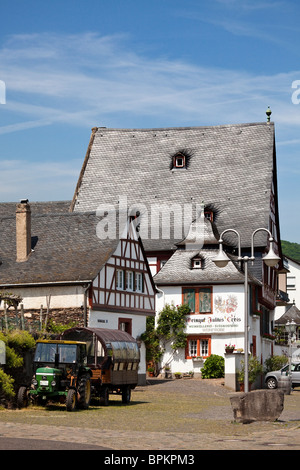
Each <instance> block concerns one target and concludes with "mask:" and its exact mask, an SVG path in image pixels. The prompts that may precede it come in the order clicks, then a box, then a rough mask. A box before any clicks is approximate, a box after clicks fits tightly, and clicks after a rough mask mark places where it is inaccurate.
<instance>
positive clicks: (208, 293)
mask: <svg viewBox="0 0 300 470" xmlns="http://www.w3.org/2000/svg"><path fill="white" fill-rule="evenodd" d="M182 297H183V299H182V303H183V304H188V306H189V307H190V310H191V312H192V313H212V288H211V287H195V288H184V289H183V290H182Z"/></svg>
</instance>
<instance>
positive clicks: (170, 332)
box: [156, 304, 190, 350]
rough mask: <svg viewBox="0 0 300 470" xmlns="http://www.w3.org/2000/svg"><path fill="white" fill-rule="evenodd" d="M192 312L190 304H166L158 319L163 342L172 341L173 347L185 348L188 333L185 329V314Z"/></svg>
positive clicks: (158, 330) (160, 336)
mask: <svg viewBox="0 0 300 470" xmlns="http://www.w3.org/2000/svg"><path fill="white" fill-rule="evenodd" d="M189 312H190V308H189V306H188V305H176V307H175V306H174V305H169V304H167V305H165V307H164V309H163V310H162V311H161V312H160V314H159V317H158V321H157V329H156V331H157V334H158V336H159V338H160V339H161V340H162V342H163V343H164V344H165V343H166V342H171V348H172V349H174V350H176V349H180V348H185V345H186V338H187V335H186V333H185V332H184V330H185V315H187V314H188V313H189Z"/></svg>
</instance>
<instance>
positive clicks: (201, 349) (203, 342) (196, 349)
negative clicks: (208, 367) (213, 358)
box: [185, 335, 211, 359]
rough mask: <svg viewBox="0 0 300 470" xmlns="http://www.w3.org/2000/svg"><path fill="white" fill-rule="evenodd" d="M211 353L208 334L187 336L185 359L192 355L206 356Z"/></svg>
mask: <svg viewBox="0 0 300 470" xmlns="http://www.w3.org/2000/svg"><path fill="white" fill-rule="evenodd" d="M210 354H211V337H210V336H202V335H199V336H189V337H188V339H187V347H186V354H185V356H186V359H191V358H193V357H199V356H202V357H208V356H210Z"/></svg>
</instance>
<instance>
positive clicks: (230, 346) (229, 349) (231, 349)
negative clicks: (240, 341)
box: [225, 344, 235, 354]
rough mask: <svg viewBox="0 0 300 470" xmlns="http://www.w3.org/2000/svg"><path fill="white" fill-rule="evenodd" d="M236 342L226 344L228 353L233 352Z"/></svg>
mask: <svg viewBox="0 0 300 470" xmlns="http://www.w3.org/2000/svg"><path fill="white" fill-rule="evenodd" d="M234 348H235V344H225V352H226V353H227V354H230V353H233V351H234Z"/></svg>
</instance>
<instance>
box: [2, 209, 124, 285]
mask: <svg viewBox="0 0 300 470" xmlns="http://www.w3.org/2000/svg"><path fill="white" fill-rule="evenodd" d="M0 207H1V205H0ZM14 209H15V208H14ZM99 220H100V219H99V217H97V216H96V214H95V213H94V212H87V213H56V214H53V213H52V214H48V213H45V214H42V215H33V216H32V217H31V235H32V248H33V250H34V251H32V253H31V254H30V256H29V258H28V260H27V261H25V262H21V263H20V262H16V219H15V216H13V217H0V286H4V285H10V284H12V285H15V284H22V285H24V284H31V283H49V282H82V281H90V280H92V279H94V278H95V277H96V275H97V273H98V272H99V271H100V269H101V268H102V266H103V265H104V264H105V262H106V261H107V260H108V258H109V257H110V256H111V254H112V253H113V252H114V251H115V249H116V247H117V244H118V239H115V240H113V239H105V240H101V239H99V238H98V237H97V234H96V225H97V224H98V222H99Z"/></svg>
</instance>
